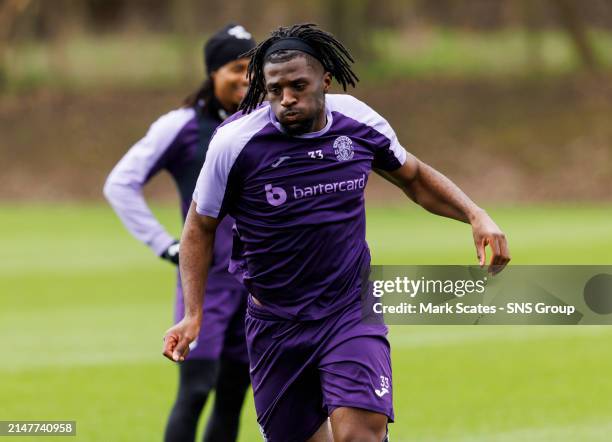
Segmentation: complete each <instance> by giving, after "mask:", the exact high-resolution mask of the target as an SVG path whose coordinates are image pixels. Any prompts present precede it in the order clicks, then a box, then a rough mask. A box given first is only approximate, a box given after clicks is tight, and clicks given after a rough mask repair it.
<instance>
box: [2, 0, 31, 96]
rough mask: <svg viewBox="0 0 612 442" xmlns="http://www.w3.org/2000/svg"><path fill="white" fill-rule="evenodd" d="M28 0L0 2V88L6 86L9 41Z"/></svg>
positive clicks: (5, 0)
mask: <svg viewBox="0 0 612 442" xmlns="http://www.w3.org/2000/svg"><path fill="white" fill-rule="evenodd" d="M29 3H30V0H4V1H2V2H0V90H1V89H3V88H4V87H5V86H6V82H7V72H6V63H7V60H6V57H7V51H8V47H9V41H10V39H11V35H12V32H13V29H14V26H15V22H16V21H17V19H18V18H19V17H20V16H21V15H22V14H23V12H24V11H25V10H26V8H27V7H28V4H29Z"/></svg>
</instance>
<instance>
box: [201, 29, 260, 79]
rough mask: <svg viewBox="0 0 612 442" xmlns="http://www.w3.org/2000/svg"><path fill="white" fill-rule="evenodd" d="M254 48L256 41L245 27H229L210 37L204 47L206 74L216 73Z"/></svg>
mask: <svg viewBox="0 0 612 442" xmlns="http://www.w3.org/2000/svg"><path fill="white" fill-rule="evenodd" d="M254 47H255V40H254V39H253V37H252V36H251V34H250V33H249V32H247V30H246V29H244V27H242V26H240V25H236V24H229V25H227V26H226V27H224V28H223V29H221V30H220V31H219V32H217V33H216V34H215V35H213V36H212V37H210V39H209V40H208V41H207V42H206V44H205V45H204V62H205V63H206V72H207V73H208V74H210V73H211V72H212V71H216V70H217V69H219V68H220V67H221V66H223V65H224V64H226V63H229V62H230V61H234V60H237V59H238V58H239V57H240V55H242V54H244V53H245V52H247V51H249V50H251V49H253V48H254Z"/></svg>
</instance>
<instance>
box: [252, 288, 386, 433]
mask: <svg viewBox="0 0 612 442" xmlns="http://www.w3.org/2000/svg"><path fill="white" fill-rule="evenodd" d="M248 299H249V301H248V308H247V315H246V331H247V347H248V350H249V359H250V364H251V382H252V384H253V393H254V396H255V408H256V410H257V421H258V422H259V425H260V427H261V431H262V433H263V434H264V437H265V440H266V441H268V442H303V441H305V440H307V439H308V438H310V437H311V436H312V435H313V434H314V433H315V432H316V431H317V430H318V429H319V427H320V426H321V425H322V424H323V423H324V422H325V420H326V419H327V417H328V416H329V415H331V413H332V412H333V411H334V410H335V409H336V408H339V407H353V408H361V409H365V410H369V411H373V412H376V413H381V414H384V415H386V416H387V417H388V418H389V421H390V422H392V421H393V418H394V416H393V393H392V383H391V354H390V353H391V352H390V347H389V342H388V341H387V337H386V336H387V327H386V326H384V325H380V324H374V325H368V324H365V323H363V322H362V320H361V306H360V304H359V302H356V303H354V304H352V305H349V306H347V308H345V309H343V310H341V311H340V312H338V313H336V314H334V315H331V316H330V317H327V318H323V319H320V320H316V321H304V322H295V321H287V320H279V319H278V318H274V317H271V316H270V314H269V313H267V311H266V310H265V309H264V308H263V307H260V306H258V305H256V304H255V303H254V302H253V301H252V299H251V297H250V296H249V297H248Z"/></svg>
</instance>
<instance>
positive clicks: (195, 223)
mask: <svg viewBox="0 0 612 442" xmlns="http://www.w3.org/2000/svg"><path fill="white" fill-rule="evenodd" d="M218 225H219V221H218V220H217V219H216V218H212V217H210V216H206V215H200V214H198V212H197V210H196V203H195V202H192V203H191V207H190V208H189V213H188V214H187V220H186V221H185V226H184V227H183V234H182V236H181V244H182V245H181V260H180V263H179V265H180V269H181V284H182V287H183V296H184V300H185V316H184V317H183V320H182V321H180V322H179V323H178V324H176V325H175V326H173V327H172V328H170V329H169V330H168V331H167V332H166V335H165V336H164V351H163V353H164V356H166V357H167V358H168V359H170V360H173V361H175V362H179V361H183V360H184V359H185V357H186V356H187V353H188V352H189V344H190V343H191V342H193V341H194V340H195V339H196V338H197V337H198V335H199V333H200V324H201V322H202V305H203V303H204V290H205V286H206V278H207V277H208V269H209V267H210V263H211V261H212V255H213V248H214V243H215V231H216V230H217V226H218Z"/></svg>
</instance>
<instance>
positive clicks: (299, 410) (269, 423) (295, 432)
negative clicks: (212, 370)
mask: <svg viewBox="0 0 612 442" xmlns="http://www.w3.org/2000/svg"><path fill="white" fill-rule="evenodd" d="M246 332H247V346H248V350H249V358H250V366H251V382H252V385H253V396H254V399H255V408H256V411H257V421H258V422H259V425H260V428H261V431H262V433H263V435H264V437H265V440H266V441H267V442H304V441H306V440H308V439H309V438H310V437H312V436H313V435H314V434H315V433H316V432H317V430H319V428H320V427H321V425H322V424H323V422H325V421H326V420H327V410H326V409H325V408H324V406H323V398H322V394H321V383H320V377H319V373H318V370H317V367H316V364H314V363H313V359H314V357H313V352H314V351H315V349H316V347H314V346H313V345H312V343H311V342H310V340H309V339H308V334H307V333H305V332H304V331H303V327H302V324H296V323H289V322H287V321H268V320H262V319H258V318H254V317H251V316H250V315H249V313H247V317H246Z"/></svg>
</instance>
